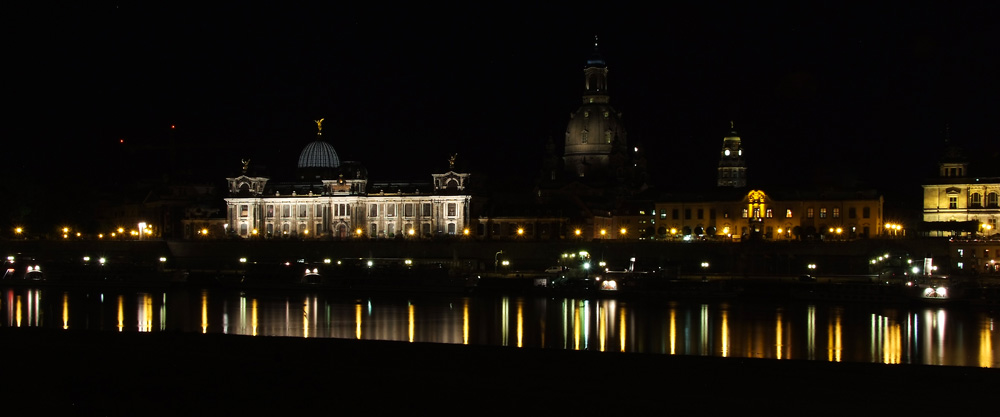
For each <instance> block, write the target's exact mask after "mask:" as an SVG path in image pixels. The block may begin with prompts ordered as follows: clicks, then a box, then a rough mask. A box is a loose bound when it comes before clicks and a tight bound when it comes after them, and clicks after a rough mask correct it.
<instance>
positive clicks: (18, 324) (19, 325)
mask: <svg viewBox="0 0 1000 417" xmlns="http://www.w3.org/2000/svg"><path fill="white" fill-rule="evenodd" d="M15 308H16V311H17V313H16V316H17V319H16V321H17V327H21V296H20V295H18V296H17V307H15Z"/></svg>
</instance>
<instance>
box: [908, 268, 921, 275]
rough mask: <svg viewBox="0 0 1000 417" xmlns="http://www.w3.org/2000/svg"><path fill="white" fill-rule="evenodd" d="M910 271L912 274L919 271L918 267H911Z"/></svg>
mask: <svg viewBox="0 0 1000 417" xmlns="http://www.w3.org/2000/svg"><path fill="white" fill-rule="evenodd" d="M910 271H912V272H913V273H914V274H919V273H920V268H917V267H913V269H911V270H910Z"/></svg>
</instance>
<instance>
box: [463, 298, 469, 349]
mask: <svg viewBox="0 0 1000 417" xmlns="http://www.w3.org/2000/svg"><path fill="white" fill-rule="evenodd" d="M462 344H463V345H467V344H469V299H468V298H466V299H464V300H463V303H462Z"/></svg>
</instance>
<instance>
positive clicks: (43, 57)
mask: <svg viewBox="0 0 1000 417" xmlns="http://www.w3.org/2000/svg"><path fill="white" fill-rule="evenodd" d="M759 3H760V2H735V3H732V2H721V3H720V2H671V3H669V4H664V5H659V6H611V5H608V4H607V3H593V2H586V3H579V4H577V5H575V6H572V7H562V6H560V7H556V6H547V5H541V6H540V5H532V6H523V7H522V6H520V5H516V4H511V3H504V4H502V5H497V6H495V7H493V6H483V5H479V4H476V5H471V6H469V5H467V6H460V7H458V8H445V7H434V6H425V5H420V6H405V7H403V8H399V7H395V6H389V5H388V4H386V5H384V6H353V5H352V6H345V5H343V4H336V5H325V6H317V7H312V6H310V7H294V8H286V7H284V6H282V7H277V6H275V7H268V8H257V9H248V8H246V5H245V4H236V5H234V7H232V8H223V7H220V6H213V8H211V9H205V8H189V7H179V6H167V5H161V6H160V7H152V6H149V5H146V6H144V7H143V8H137V7H136V6H134V5H131V4H129V5H111V6H106V7H103V6H102V7H97V6H95V7H85V6H78V7H76V8H64V9H57V10H46V11H44V12H43V11H30V12H29V11H24V12H20V13H12V14H11V15H10V16H9V17H8V19H9V20H10V22H9V23H10V24H9V25H8V31H9V33H8V35H9V36H8V46H10V48H9V49H8V51H9V55H8V60H7V67H8V68H10V69H13V71H11V73H12V74H13V75H9V77H10V78H8V80H9V82H8V83H7V86H6V89H7V90H8V94H7V96H8V98H9V99H10V103H11V104H14V106H13V107H14V108H15V110H14V111H12V112H10V113H8V116H9V117H11V119H10V120H9V125H8V129H9V135H10V136H9V137H10V138H11V140H10V142H11V145H9V147H8V152H7V155H8V160H9V163H10V165H9V166H10V168H11V173H10V174H9V175H8V176H7V182H8V183H13V182H16V183H17V184H20V185H24V184H28V185H29V186H33V185H36V184H37V185H39V186H46V185H49V184H50V183H51V181H52V180H53V179H54V178H55V177H60V176H61V177H73V178H76V179H78V180H79V179H87V178H89V179H91V180H92V183H93V184H94V185H92V186H93V187H102V186H104V184H106V182H107V181H109V180H113V181H114V184H119V185H120V184H123V183H128V182H129V181H130V180H131V179H133V178H141V177H152V178H156V177H159V176H162V175H163V174H165V173H168V172H169V173H172V175H173V173H175V171H184V173H185V175H187V176H189V177H192V178H198V177H205V180H206V181H217V180H219V179H220V178H222V176H224V175H226V174H232V173H234V172H235V170H236V169H237V168H238V167H239V162H240V160H241V159H243V158H250V159H251V160H252V161H253V162H252V164H254V165H256V166H259V167H266V168H267V170H268V171H269V172H271V173H272V176H274V177H282V176H290V175H291V172H292V170H293V169H294V165H295V162H296V160H297V157H298V153H299V152H300V150H301V149H302V147H303V146H305V145H306V144H307V143H308V142H310V141H311V140H313V138H314V131H315V125H314V124H313V122H312V120H313V119H317V118H320V117H324V118H326V121H325V122H324V139H325V140H327V141H328V142H330V143H331V144H332V145H333V146H334V147H335V148H336V149H337V152H338V153H339V155H340V157H341V159H342V160H357V161H361V162H363V163H365V164H366V165H367V166H368V169H369V173H370V174H371V175H372V176H373V177H374V178H376V179H396V178H409V179H424V178H426V177H428V176H429V174H430V173H431V172H436V171H439V170H441V169H444V168H445V167H446V165H445V164H446V158H447V155H449V154H451V153H455V152H457V153H459V155H460V156H459V161H460V164H466V165H465V168H466V169H469V170H473V171H483V172H484V173H489V174H490V175H492V176H493V177H494V178H504V177H507V176H509V178H510V181H514V182H524V183H527V182H528V179H530V178H531V177H533V176H534V174H535V172H537V169H538V166H539V160H540V158H541V155H542V153H543V152H544V145H545V143H546V141H547V140H548V139H549V138H553V139H555V140H556V141H557V142H558V140H560V139H561V138H562V134H563V132H564V130H565V126H566V122H567V120H568V115H569V113H570V112H571V111H574V110H575V109H576V108H577V107H578V106H579V103H580V93H581V89H582V69H583V65H584V62H585V59H586V58H587V56H588V55H589V53H590V50H591V48H592V39H593V37H594V36H595V35H596V36H598V37H599V39H600V50H601V52H602V54H603V55H604V57H605V59H606V61H607V63H608V66H609V69H610V74H609V78H610V91H611V94H612V105H614V106H615V107H616V108H617V109H618V110H619V111H621V112H622V113H623V116H624V121H625V126H626V129H627V131H628V135H629V136H628V139H629V142H630V143H631V144H637V143H641V144H642V145H643V146H644V148H645V149H646V150H647V154H648V157H649V159H650V165H651V169H652V171H653V174H654V176H653V181H654V183H655V184H657V185H658V186H659V187H661V188H664V189H670V188H671V187H674V186H677V185H678V184H679V183H680V182H687V183H692V182H693V183H694V184H696V185H697V184H704V186H706V187H709V186H712V185H713V183H714V170H715V164H716V163H717V156H718V149H719V147H720V145H721V142H722V137H723V134H724V133H726V130H727V128H728V124H729V121H730V120H734V121H735V123H736V128H737V130H738V131H739V132H740V134H741V136H742V137H743V141H744V147H745V149H746V153H747V160H748V164H749V167H750V168H749V172H750V178H751V183H754V184H758V185H761V186H766V185H798V184H802V183H817V182H818V183H848V184H847V185H861V186H871V187H877V188H881V189H886V190H895V191H899V190H911V191H912V190H916V191H919V184H920V181H921V180H922V179H923V178H925V177H927V176H928V175H930V173H931V172H932V169H933V162H934V161H936V159H937V152H938V151H939V150H940V147H941V146H942V145H943V143H944V139H945V137H946V135H948V136H950V137H951V139H952V141H953V142H955V143H958V144H961V145H963V146H965V147H966V148H967V149H969V150H970V153H971V154H973V155H975V156H977V157H981V158H983V159H987V158H989V157H993V158H994V160H995V158H996V156H997V149H998V147H997V145H996V143H997V141H996V139H994V134H993V131H994V125H995V124H996V120H997V117H998V115H1000V105H998V104H997V97H998V92H1000V91H998V90H1000V88H998V84H997V81H996V78H997V75H998V74H1000V66H998V64H997V62H998V60H997V53H998V48H997V47H996V46H995V42H996V39H1000V36H997V35H998V31H997V30H996V29H997V23H995V16H996V15H997V14H996V12H997V8H996V7H994V6H992V5H990V3H987V2H976V3H972V4H961V5H951V4H945V3H943V2H940V3H938V2H872V3H869V2H864V3H858V4H854V3H844V2H828V3H827V2H808V3H803V4H798V5H796V4H784V3H780V4H779V3H774V4H759ZM171 125H174V126H176V128H174V129H171V128H170V126H171ZM122 139H124V143H119V141H120V140H122ZM17 155H37V157H28V158H26V157H18V156H17ZM39 166H42V167H44V168H45V169H46V170H45V171H41V172H49V173H51V174H47V175H38V174H37V173H38V172H40V171H39V170H38V167H39ZM178 167H186V168H187V167H194V169H184V170H180V169H178ZM460 167H461V165H460ZM980 168H983V167H980ZM512 173H513V174H514V175H511V174H512ZM81 174H83V175H81Z"/></svg>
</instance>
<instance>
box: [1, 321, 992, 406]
mask: <svg viewBox="0 0 1000 417" xmlns="http://www.w3.org/2000/svg"><path fill="white" fill-rule="evenodd" d="M0 360H2V364H3V365H2V367H0V375H2V377H3V378H2V381H3V387H2V388H0V390H2V391H0V392H2V393H3V398H4V401H3V403H2V406H0V407H2V409H3V411H4V412H5V413H6V414H8V415H27V414H38V415H234V414H235V413H248V414H250V415H261V414H269V415H288V414H292V413H296V414H297V413H299V412H318V413H321V414H322V415H335V414H341V413H343V412H352V413H354V412H377V413H382V412H386V411H403V412H407V411H412V412H416V413H419V414H420V415H423V414H425V413H427V412H433V413H435V414H445V415H458V414H463V415H464V414H472V415H476V414H486V415H495V414H496V413H497V412H502V413H518V414H521V413H524V414H529V415H537V414H542V413H546V414H548V413H556V414H557V415H564V414H569V413H581V412H582V413H587V414H591V415H592V414H594V413H596V412H600V413H602V414H603V413H610V414H612V415H624V414H635V413H640V412H642V413H651V414H670V413H674V412H679V411H680V412H685V413H690V412H699V413H701V414H704V415H718V414H722V413H731V412H742V413H748V414H751V415H759V414H760V413H761V412H763V413H767V414H772V415H792V413H795V414H804V413H810V414H819V415H830V414H837V413H840V412H846V411H852V412H862V413H865V414H871V413H874V412H884V411H889V412H898V411H920V412H921V414H926V413H930V412H946V413H953V412H955V411H958V410H978V409H980V408H983V407H987V408H990V407H992V405H991V402H992V401H993V400H992V398H993V393H994V392H995V391H996V390H997V389H998V387H1000V371H997V370H993V369H981V368H964V367H963V368H959V367H942V366H914V365H875V364H846V363H827V362H807V361H778V360H760V359H725V358H714V357H677V356H667V355H658V354H621V353H599V352H579V351H564V350H555V349H517V348H496V347H484V346H458V345H441V344H423V343H405V342H381V341H354V340H339V339H300V338H276V337H250V336H231V335H213V334H207V335H199V334H179V333H146V334H136V333H123V334H105V333H97V332H74V331H47V330H41V329H12V328H2V329H0ZM10 411H16V412H14V413H10Z"/></svg>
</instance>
